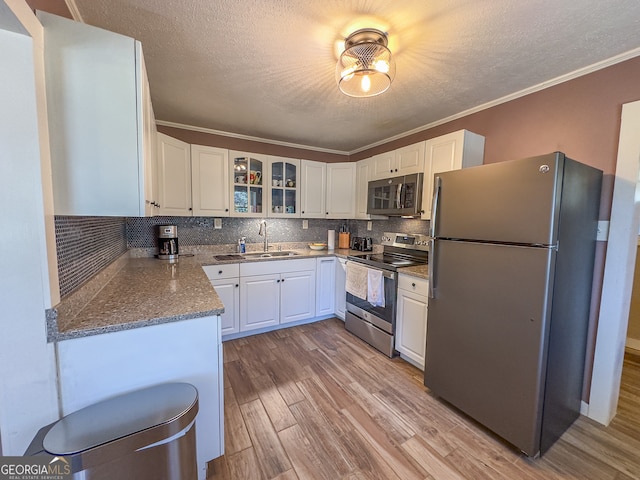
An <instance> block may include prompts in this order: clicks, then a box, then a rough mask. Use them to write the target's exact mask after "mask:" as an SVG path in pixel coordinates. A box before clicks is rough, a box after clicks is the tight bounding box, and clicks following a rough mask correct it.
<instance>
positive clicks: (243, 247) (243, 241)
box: [238, 237, 247, 253]
mask: <svg viewBox="0 0 640 480" xmlns="http://www.w3.org/2000/svg"><path fill="white" fill-rule="evenodd" d="M238 250H239V251H240V253H246V251H247V237H241V238H240V240H238Z"/></svg>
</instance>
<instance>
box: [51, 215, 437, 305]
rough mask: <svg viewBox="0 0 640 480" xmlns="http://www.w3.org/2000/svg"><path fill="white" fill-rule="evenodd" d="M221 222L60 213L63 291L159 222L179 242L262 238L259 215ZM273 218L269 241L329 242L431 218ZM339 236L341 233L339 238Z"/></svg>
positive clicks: (150, 234) (409, 229)
mask: <svg viewBox="0 0 640 480" xmlns="http://www.w3.org/2000/svg"><path fill="white" fill-rule="evenodd" d="M221 220H222V228H221V229H214V228H213V223H214V219H213V218H211V217H148V218H138V217H135V218H134V217H130V218H122V217H72V216H56V217H55V227H56V247H57V256H58V276H59V279H60V296H61V297H65V296H66V295H69V294H70V293H72V292H73V291H74V290H76V289H77V288H78V287H80V286H82V285H83V284H84V283H85V282H86V281H88V280H90V279H91V278H92V277H93V276H95V275H96V274H98V273H100V271H102V270H103V269H104V268H105V267H107V266H109V265H110V264H111V263H112V262H114V261H115V260H116V259H117V258H118V257H120V256H121V255H122V254H123V253H125V252H126V251H127V249H130V248H157V238H156V237H157V231H158V225H176V226H177V227H178V240H179V244H180V246H195V245H217V244H235V243H237V241H238V239H239V238H240V237H247V243H261V242H262V241H263V237H261V236H259V235H258V230H259V228H260V220H261V219H259V218H222V219H221ZM371 223H372V229H371V230H370V231H368V230H367V221H366V220H324V219H309V220H308V224H309V225H308V228H307V229H303V228H302V219H299V218H296V219H288V218H282V219H281V218H269V219H267V230H268V234H269V243H272V244H274V243H288V242H326V241H327V231H328V230H336V232H337V231H339V230H340V227H341V226H342V225H345V226H346V227H347V228H348V230H349V231H350V232H351V234H352V235H358V236H366V237H372V238H373V242H374V244H379V243H380V237H381V236H382V233H383V232H389V231H390V232H403V233H423V234H426V233H427V230H428V227H429V222H425V221H422V220H412V219H403V218H389V219H388V220H372V221H371ZM336 241H337V239H336Z"/></svg>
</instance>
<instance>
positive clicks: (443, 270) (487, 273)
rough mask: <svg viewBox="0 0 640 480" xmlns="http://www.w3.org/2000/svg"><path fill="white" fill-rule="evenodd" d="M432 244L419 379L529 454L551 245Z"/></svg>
mask: <svg viewBox="0 0 640 480" xmlns="http://www.w3.org/2000/svg"><path fill="white" fill-rule="evenodd" d="M436 251H437V255H436V257H435V259H434V260H433V261H434V262H435V263H436V265H435V276H434V278H433V279H432V280H431V279H430V281H434V283H435V285H434V286H435V298H430V299H429V321H428V325H427V345H426V365H425V374H424V380H425V385H426V386H427V387H429V388H430V389H431V391H432V392H433V393H434V394H436V395H438V396H440V397H442V398H443V399H444V400H447V401H448V402H450V403H452V404H453V405H455V406H456V407H458V408H459V409H460V410H462V411H463V412H465V413H467V414H468V415H470V416H471V417H473V418H474V419H476V420H477V421H478V422H480V423H482V424H483V425H485V426H486V427H488V428H489V429H491V430H493V431H494V432H495V433H497V434H498V435H500V436H502V437H503V438H505V439H506V440H508V441H509V442H511V443H512V444H514V445H515V446H517V447H518V448H520V449H521V450H522V451H523V452H525V453H526V454H528V455H531V456H535V455H536V454H537V453H538V452H539V450H540V425H541V418H542V398H543V386H544V383H545V368H544V366H545V365H546V351H547V343H548V342H547V337H548V334H547V331H548V326H547V325H548V318H549V315H550V306H549V305H548V300H547V299H548V297H549V295H548V292H550V291H551V283H552V280H551V279H552V278H553V277H552V276H550V271H551V270H552V268H551V267H552V264H553V262H554V260H555V251H554V250H552V249H549V248H534V247H521V246H505V245H495V244H488V243H469V242H452V241H443V240H437V241H436Z"/></svg>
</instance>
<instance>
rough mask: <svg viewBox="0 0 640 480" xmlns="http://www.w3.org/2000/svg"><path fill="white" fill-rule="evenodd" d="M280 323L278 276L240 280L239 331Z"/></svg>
mask: <svg viewBox="0 0 640 480" xmlns="http://www.w3.org/2000/svg"><path fill="white" fill-rule="evenodd" d="M279 323H280V274H277V273H274V274H271V275H254V276H250V277H242V278H240V331H242V332H246V331H247V330H255V329H257V328H264V327H270V326H272V325H278V324H279Z"/></svg>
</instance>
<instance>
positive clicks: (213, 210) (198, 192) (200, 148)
mask: <svg viewBox="0 0 640 480" xmlns="http://www.w3.org/2000/svg"><path fill="white" fill-rule="evenodd" d="M157 156H158V160H157V166H156V173H157V185H158V192H157V195H156V196H157V198H158V208H157V213H158V214H160V215H175V216H182V217H191V216H201V217H228V216H229V153H228V150H226V149H223V148H216V147H208V146H204V145H189V144H188V143H185V142H183V141H181V140H178V139H177V138H173V137H170V136H168V135H164V134H163V133H159V134H158V155H157Z"/></svg>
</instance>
